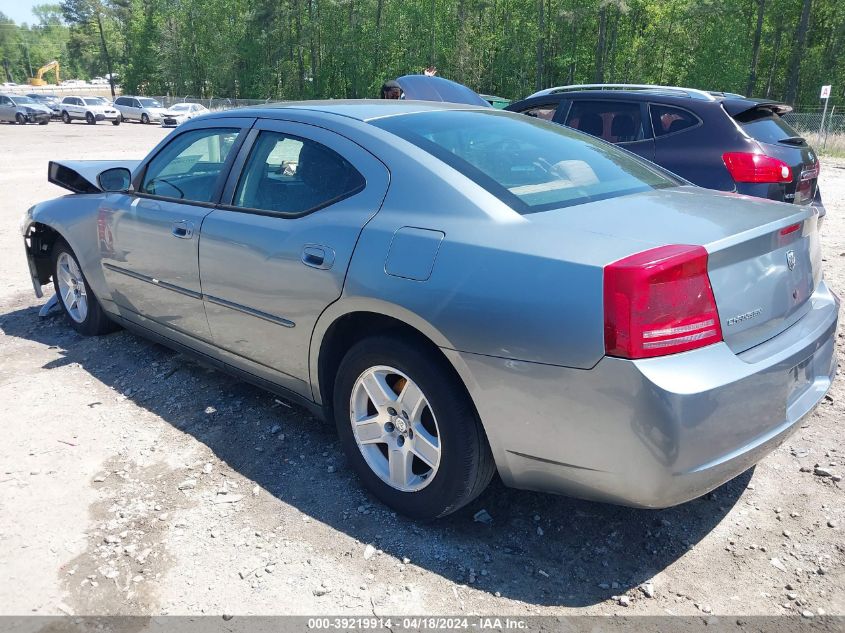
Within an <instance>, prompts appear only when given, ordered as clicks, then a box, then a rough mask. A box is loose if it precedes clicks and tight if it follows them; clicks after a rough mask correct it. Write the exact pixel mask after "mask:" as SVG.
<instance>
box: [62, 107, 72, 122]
mask: <svg viewBox="0 0 845 633" xmlns="http://www.w3.org/2000/svg"><path fill="white" fill-rule="evenodd" d="M62 121H64V122H65V123H67V124H68V125H70V121H71V118H70V115H69V114H68V113H67V110H63V111H62Z"/></svg>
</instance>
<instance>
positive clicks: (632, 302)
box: [604, 245, 722, 358]
mask: <svg viewBox="0 0 845 633" xmlns="http://www.w3.org/2000/svg"><path fill="white" fill-rule="evenodd" d="M721 340H722V328H721V326H720V324H719V313H718V311H717V310H716V299H715V298H714V296H713V289H712V288H711V286H710V277H708V275H707V251H706V250H704V248H702V247H701V246H687V245H673V246H661V247H659V248H653V249H651V250H648V251H644V252H642V253H637V254H636V255H631V256H630V257H626V258H625V259H620V260H619V261H618V262H614V263H612V264H609V265H608V266H606V267H605V269H604V346H605V351H606V352H607V354H608V355H610V356H621V357H622V358H650V357H652V356H664V355H666V354H675V353H677V352H685V351H687V350H691V349H696V348H698V347H704V346H705V345H710V344H712V343H717V342H719V341H721Z"/></svg>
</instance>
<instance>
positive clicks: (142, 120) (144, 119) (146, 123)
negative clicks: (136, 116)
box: [141, 113, 150, 125]
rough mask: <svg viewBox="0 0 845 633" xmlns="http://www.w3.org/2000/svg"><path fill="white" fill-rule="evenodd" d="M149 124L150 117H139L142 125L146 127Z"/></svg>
mask: <svg viewBox="0 0 845 633" xmlns="http://www.w3.org/2000/svg"><path fill="white" fill-rule="evenodd" d="M149 122H150V117H148V116H147V115H146V113H144V114H142V115H141V123H143V124H144V125H148V124H149Z"/></svg>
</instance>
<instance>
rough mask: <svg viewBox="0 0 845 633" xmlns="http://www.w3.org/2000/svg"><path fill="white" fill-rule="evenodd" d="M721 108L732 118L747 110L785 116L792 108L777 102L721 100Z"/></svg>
mask: <svg viewBox="0 0 845 633" xmlns="http://www.w3.org/2000/svg"><path fill="white" fill-rule="evenodd" d="M722 107H723V108H725V112H727V113H728V114H730V115H731V116H732V117H735V116H739V115H740V114H742V113H743V112H748V111H749V110H770V111H772V112H774V113H775V114H786V113H787V112H792V106H788V105H786V104H785V103H780V102H778V101H768V100H766V99H723V100H722Z"/></svg>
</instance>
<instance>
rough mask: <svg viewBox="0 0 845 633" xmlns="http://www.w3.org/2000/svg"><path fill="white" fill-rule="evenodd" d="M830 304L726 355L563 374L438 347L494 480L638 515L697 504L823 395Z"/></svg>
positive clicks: (819, 297) (716, 350)
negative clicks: (462, 394) (476, 424)
mask: <svg viewBox="0 0 845 633" xmlns="http://www.w3.org/2000/svg"><path fill="white" fill-rule="evenodd" d="M838 307H839V301H838V299H837V298H836V297H835V296H834V295H833V294H832V293H830V291H829V290H828V289H827V288H826V286H825V285H824V284H823V283H822V284H820V286H819V288H818V290H817V291H816V293H815V294H814V295H813V299H812V309H811V310H810V312H809V313H808V314H807V315H806V316H805V317H804V318H802V319H801V320H800V321H799V322H798V323H796V324H795V325H793V326H792V327H790V328H789V329H787V330H785V331H784V332H782V333H781V334H779V335H778V336H777V337H775V338H774V339H771V340H769V341H767V342H765V343H763V344H761V345H758V346H757V347H755V348H753V349H751V350H748V351H747V352H744V353H743V354H740V355H736V354H734V353H733V352H731V350H730V349H729V348H728V346H727V345H725V344H724V343H719V344H716V345H711V346H709V347H707V348H703V349H700V350H695V351H692V352H686V353H682V354H675V355H672V356H666V357H662V358H654V359H648V360H643V361H628V360H623V359H618V358H611V357H606V358H604V359H602V360H601V361H600V362H599V363H598V364H597V365H596V366H595V367H593V368H592V369H590V370H574V369H567V368H562V367H555V366H550V365H539V364H536V363H524V362H519V361H512V360H505V359H500V358H493V357H487V356H479V355H473V354H465V353H461V352H453V351H448V350H444V353H446V354H447V356H449V357H450V358H451V360H452V361H453V363H454V364H455V366H456V367H457V368H458V371H459V372H461V373H463V374H464V377H465V378H466V379H467V380H466V382H467V384H468V385H469V388H470V393H471V395H472V397H473V399H474V401H475V403H476V406H477V408H478V411H479V414H480V416H481V419H482V421H483V423H484V427H485V429H486V431H487V434H488V437H489V439H490V444H491V447H492V448H493V452H494V456H495V458H496V464H497V467H498V469H499V473H500V475H501V477H502V479H503V480H504V482H505V483H506V484H508V485H510V486H513V487H517V488H525V489H531V490H540V491H546V492H556V493H561V494H566V495H570V496H575V497H582V498H587V499H594V500H599V501H607V502H611V503H618V504H622V505H630V506H636V507H644V508H661V507H667V506H672V505H676V504H679V503H683V502H685V501H688V500H690V499H694V498H696V497H698V496H701V495H703V494H705V493H707V492H709V491H710V490H712V489H713V488H716V487H717V486H719V485H721V484H723V483H724V482H726V481H728V480H730V479H732V478H733V477H735V476H737V475H739V474H740V473H742V472H743V471H745V470H747V469H748V468H750V467H751V466H753V465H754V464H755V463H757V462H758V461H759V460H760V459H762V458H763V457H764V456H765V455H766V454H768V453H769V452H771V451H772V450H773V449H774V448H775V447H777V446H778V445H779V444H780V443H782V442H783V441H784V440H785V439H786V438H787V437H788V436H789V435H790V434H791V433H792V432H793V431H794V430H795V429H796V428H798V426H799V422H800V421H801V420H802V418H804V417H805V416H806V415H807V414H808V413H810V412H811V411H812V410H813V409H814V407H815V406H816V405H817V404H818V403H819V401H820V400H821V399H822V398H823V397H824V394H825V393H826V392H827V390H828V389H829V388H830V384H831V381H832V380H833V376H834V375H835V373H836V355H835V347H834V345H835V336H836V326H837V315H838Z"/></svg>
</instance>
